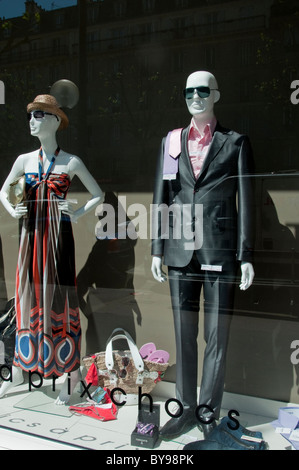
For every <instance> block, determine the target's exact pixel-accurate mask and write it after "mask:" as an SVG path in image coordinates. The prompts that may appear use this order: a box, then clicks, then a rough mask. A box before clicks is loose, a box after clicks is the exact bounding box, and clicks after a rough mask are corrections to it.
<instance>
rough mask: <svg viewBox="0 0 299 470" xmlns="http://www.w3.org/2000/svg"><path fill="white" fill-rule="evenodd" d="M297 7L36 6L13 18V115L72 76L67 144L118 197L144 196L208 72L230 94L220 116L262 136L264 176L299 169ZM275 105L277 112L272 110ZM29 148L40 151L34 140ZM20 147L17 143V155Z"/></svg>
mask: <svg viewBox="0 0 299 470" xmlns="http://www.w3.org/2000/svg"><path fill="white" fill-rule="evenodd" d="M295 3H296V2H292V1H291V0H289V1H285V2H282V3H281V2H276V1H274V0H263V1H260V2H254V4H253V2H251V1H246V0H242V1H239V0H238V1H233V2H232V1H225V0H222V1H220V0H219V1H217V0H215V1H205V2H198V0H175V1H173V0H163V2H158V1H154V0H143V1H140V0H138V1H137V0H115V1H110V0H109V1H108V0H98V1H86V2H83V1H82V2H80V1H79V2H78V6H74V7H68V8H62V9H56V10H51V11H44V10H42V9H41V8H40V7H39V6H38V2H34V1H30V2H26V15H25V16H24V17H23V18H22V17H18V18H13V19H9V20H2V21H1V26H2V28H1V31H0V35H1V37H0V50H1V56H0V67H1V68H0V70H1V72H2V73H3V74H4V75H5V77H2V76H0V78H3V80H4V78H5V79H7V88H8V90H7V98H6V102H7V106H11V107H13V109H14V110H15V111H16V110H20V111H21V110H22V109H23V106H24V105H23V103H27V102H28V100H27V96H24V95H26V93H30V98H32V96H35V95H36V94H37V93H40V92H42V91H45V92H48V91H49V87H50V86H51V85H52V84H53V83H54V82H55V81H56V80H58V79H60V78H68V79H71V80H73V81H74V82H75V83H76V84H78V85H79V87H80V93H81V100H80V105H79V106H78V107H77V108H76V109H75V110H72V111H70V113H72V115H73V116H72V126H71V127H70V129H69V130H68V133H67V136H66V137H63V138H64V139H66V140H67V147H68V148H70V149H71V150H72V149H73V150H74V152H75V153H79V152H78V147H79V145H81V148H84V149H85V151H84V154H85V155H86V156H87V158H88V164H89V168H90V170H91V171H92V173H93V174H95V175H97V174H98V176H99V179H100V182H101V183H102V185H103V184H104V185H106V186H108V187H111V188H112V189H113V190H116V189H118V188H119V189H131V185H132V183H133V184H134V189H136V190H140V189H142V190H151V183H152V179H153V174H154V166H155V164H154V161H155V158H154V157H155V156H156V151H157V148H158V145H159V142H160V138H161V134H163V133H166V131H168V130H169V128H170V127H174V126H175V125H178V126H181V125H184V124H185V122H187V116H186V109H185V103H184V101H183V99H182V96H181V89H182V88H183V87H184V85H185V83H184V80H185V77H186V76H187V75H188V73H190V72H192V71H194V70H195V69H201V70H205V69H207V70H211V71H212V72H213V73H215V74H216V75H217V77H218V81H219V83H220V87H221V89H223V90H225V93H223V96H222V98H221V101H220V102H219V105H218V107H217V110H216V112H217V115H218V118H219V119H220V120H223V122H227V123H228V125H229V126H230V127H231V128H234V129H236V130H238V131H240V132H245V133H248V134H249V135H250V137H251V141H252V142H253V146H254V149H255V156H256V162H257V167H258V169H266V170H273V169H280V167H281V165H282V164H283V166H284V168H293V167H294V166H295V161H296V157H295V153H296V152H295V151H296V148H297V147H296V146H298V145H297V143H296V140H295V139H297V137H295V136H294V134H295V133H294V132H293V133H292V132H291V131H292V129H293V126H294V125H295V117H294V116H293V115H292V113H294V109H293V108H292V107H291V105H290V100H289V96H290V92H289V87H290V83H291V80H292V79H294V78H296V76H291V75H292V74H293V75H294V74H295V75H296V72H297V69H296V67H297V64H296V62H295V56H296V57H297V54H298V47H299V33H298V31H299V29H298V21H299V20H298V16H297V17H296V16H295V15H294V13H295V10H294V8H295ZM293 4H294V6H293ZM296 18H297V19H296ZM284 20H287V22H288V24H289V26H288V28H285V27H284ZM261 34H262V36H261ZM261 38H262V39H261ZM274 39H275V41H274ZM276 39H278V40H279V42H278V43H277V42H276ZM273 55H275V60H272V56H273ZM287 63H288V64H289V66H288V67H287V66H285V67H284V65H286V64H287ZM278 64H280V66H279V67H278V66H277V65H278ZM278 68H279V70H280V71H284V76H283V72H281V73H282V74H281V76H279V74H278V72H277V69H278ZM297 78H298V77H297ZM277 79H278V80H279V82H278V83H277V82H275V80H277ZM258 88H262V90H263V92H262V93H261V92H260V91H259V89H258ZM284 95H285V99H284ZM273 96H274V102H275V112H270V109H269V108H268V109H266V108H265V105H266V104H268V103H269V102H271V99H272V101H273ZM14 100H16V102H14ZM22 101H23V103H22ZM0 111H1V112H4V110H0ZM76 117H77V118H78V119H79V121H80V130H81V133H80V135H79V136H78V125H77V122H76ZM17 118H18V119H17ZM14 119H15V120H16V119H17V120H20V119H21V118H20V116H15V117H14ZM85 119H86V120H85ZM296 119H297V120H298V118H296ZM84 120H85V122H84ZM83 123H84V124H85V127H84V126H83ZM22 125H23V122H22ZM282 127H283V128H288V129H289V130H290V132H289V142H288V149H284V156H283V162H282V158H281V151H279V150H278V147H277V146H278V145H279V143H280V141H279V139H280V137H279V130H281V128H282ZM24 132H25V131H23V133H24ZM265 134H267V136H268V138H267V139H265ZM291 134H292V137H291ZM24 139H27V141H26V142H27V145H28V146H30V144H31V141H30V140H29V139H28V136H27V137H24ZM15 145H17V143H14V142H12V143H11V145H10V146H9V147H11V150H9V151H11V152H12V154H13V155H15V154H16V152H17V151H18V149H16V148H15ZM269 154H271V161H269ZM99 168H100V169H101V171H99Z"/></svg>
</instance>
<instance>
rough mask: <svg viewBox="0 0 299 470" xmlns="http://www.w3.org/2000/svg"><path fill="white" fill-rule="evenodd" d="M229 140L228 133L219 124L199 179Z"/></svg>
mask: <svg viewBox="0 0 299 470" xmlns="http://www.w3.org/2000/svg"><path fill="white" fill-rule="evenodd" d="M226 140H227V135H225V134H223V132H221V130H220V126H219V125H218V124H217V126H216V129H215V132H214V134H213V139H212V142H211V145H210V148H209V151H208V153H207V156H206V158H205V160H204V163H203V165H202V169H201V171H200V174H199V177H198V179H200V178H201V176H202V175H203V174H204V173H205V171H206V170H207V168H208V167H209V165H210V164H211V162H212V161H213V160H214V158H215V157H216V156H217V155H218V153H219V152H220V150H221V149H222V147H223V145H224V143H225V142H226Z"/></svg>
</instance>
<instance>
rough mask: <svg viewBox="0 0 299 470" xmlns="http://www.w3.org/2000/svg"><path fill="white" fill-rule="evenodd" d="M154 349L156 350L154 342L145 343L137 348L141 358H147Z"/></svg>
mask: <svg viewBox="0 0 299 470" xmlns="http://www.w3.org/2000/svg"><path fill="white" fill-rule="evenodd" d="M154 351H156V345H155V344H154V343H146V344H144V345H143V346H141V348H140V349H139V354H140V356H141V357H142V359H147V358H148V356H149V355H150V354H152V353H153V352H154Z"/></svg>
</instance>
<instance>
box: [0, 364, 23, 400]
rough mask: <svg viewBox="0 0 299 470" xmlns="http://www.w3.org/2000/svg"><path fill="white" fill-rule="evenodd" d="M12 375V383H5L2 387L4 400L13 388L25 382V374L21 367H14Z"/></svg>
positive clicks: (1, 395)
mask: <svg viewBox="0 0 299 470" xmlns="http://www.w3.org/2000/svg"><path fill="white" fill-rule="evenodd" d="M11 374H12V381H11V382H10V381H8V382H3V383H2V385H1V387H0V398H3V397H4V395H6V394H7V392H8V391H9V390H11V389H12V388H13V387H16V386H17V385H21V384H22V383H23V382H24V377H23V372H22V369H20V368H19V367H12V370H11Z"/></svg>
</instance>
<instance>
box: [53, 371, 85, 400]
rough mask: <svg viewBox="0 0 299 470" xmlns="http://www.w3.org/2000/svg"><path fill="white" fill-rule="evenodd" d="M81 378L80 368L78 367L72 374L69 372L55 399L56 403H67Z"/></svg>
mask: <svg viewBox="0 0 299 470" xmlns="http://www.w3.org/2000/svg"><path fill="white" fill-rule="evenodd" d="M80 379H81V372H80V369H77V370H75V371H73V372H71V373H70V374H68V376H67V378H66V379H65V381H64V384H63V386H62V389H61V391H60V394H59V396H58V397H57V398H56V400H55V404H56V405H66V404H67V403H68V402H69V400H70V398H71V395H72V393H73V391H74V390H75V387H76V385H77V384H78V382H79V381H80Z"/></svg>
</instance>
